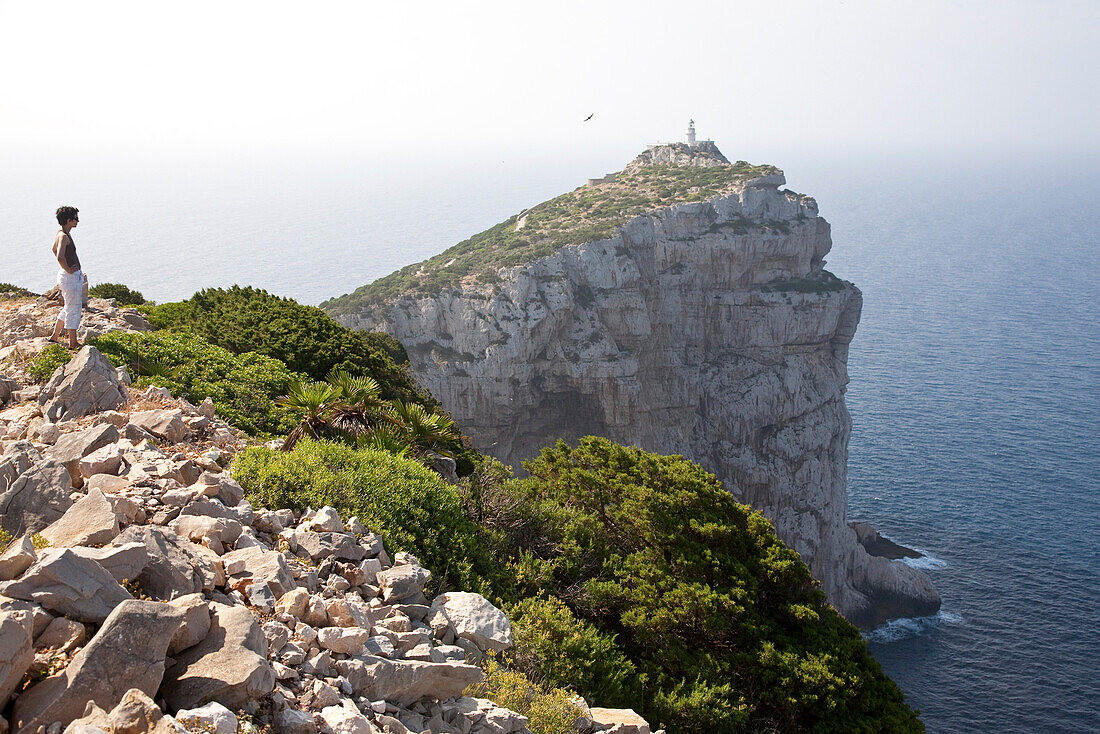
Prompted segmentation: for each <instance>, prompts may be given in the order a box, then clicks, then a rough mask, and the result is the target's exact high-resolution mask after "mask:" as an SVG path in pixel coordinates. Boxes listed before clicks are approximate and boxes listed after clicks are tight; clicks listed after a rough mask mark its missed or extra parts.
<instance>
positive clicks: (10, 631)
mask: <svg viewBox="0 0 1100 734" xmlns="http://www.w3.org/2000/svg"><path fill="white" fill-rule="evenodd" d="M33 633H34V620H33V617H32V615H31V614H30V613H28V612H22V611H10V610H0V701H3V702H5V703H6V702H7V700H8V699H9V698H11V694H12V692H13V691H14V690H15V688H16V686H18V685H19V681H20V680H22V678H23V674H24V673H25V672H26V671H27V668H28V667H30V664H31V663H32V662H33V661H34V645H33V644H32V642H33V637H32V636H33Z"/></svg>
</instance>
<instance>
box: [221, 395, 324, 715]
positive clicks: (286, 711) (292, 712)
mask: <svg viewBox="0 0 1100 734" xmlns="http://www.w3.org/2000/svg"><path fill="white" fill-rule="evenodd" d="M200 407H201V406H200ZM275 731H276V732H277V734H317V723H316V722H315V721H314V720H313V717H312V716H310V715H309V714H308V713H306V712H305V711H299V710H298V709H292V708H285V709H282V710H281V711H277V712H276V713H275Z"/></svg>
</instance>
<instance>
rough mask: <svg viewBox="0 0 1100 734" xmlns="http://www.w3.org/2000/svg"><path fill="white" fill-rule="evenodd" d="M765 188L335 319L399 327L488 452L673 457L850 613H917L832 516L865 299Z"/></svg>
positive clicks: (804, 213)
mask: <svg viewBox="0 0 1100 734" xmlns="http://www.w3.org/2000/svg"><path fill="white" fill-rule="evenodd" d="M674 153H675V151H674ZM681 157H682V156H681ZM665 158H671V159H673V165H676V163H677V162H676V161H675V156H674V155H673V156H665ZM649 160H653V154H652V151H651V152H650V153H649V154H644V155H643V156H639V159H638V160H637V161H635V162H634V164H632V166H635V170H637V169H638V167H644V166H645V165H647V163H648V161H649ZM657 162H658V163H664V164H665V165H667V162H666V161H665V160H663V159H662V158H661V157H660V156H658V157H657ZM679 163H680V165H684V164H685V163H684V162H683V161H680V162H679ZM686 165H691V162H690V157H689V161H688V162H687V163H686ZM705 165H708V166H709V165H713V164H711V163H709V162H708V163H706V164H705ZM629 170H630V168H629V167H628V169H627V171H629ZM782 183H784V180H783V176H782V174H781V173H772V174H770V175H765V176H759V177H757V178H755V179H750V180H746V181H743V182H741V183H739V184H737V185H735V186H733V187H729V188H727V190H726V192H725V193H723V194H722V195H719V196H715V197H713V198H711V199H709V200H706V201H697V202H687V203H680V204H673V205H671V206H666V207H663V208H656V209H652V210H650V211H647V212H646V213H643V214H640V215H638V216H634V217H633V218H631V219H629V220H628V221H626V222H625V224H622V225H621V226H618V227H617V228H616V231H615V234H614V235H613V236H611V237H608V238H605V239H601V240H598V241H592V242H587V243H584V244H579V245H571V246H565V247H563V248H561V249H559V250H557V251H556V252H553V253H552V254H549V255H546V256H542V257H539V258H538V259H535V260H533V261H531V262H528V263H526V264H523V265H519V266H515V267H507V268H502V269H500V270H499V273H498V275H499V281H498V282H494V283H486V282H474V281H473V279H469V278H468V279H466V280H465V281H464V282H463V283H462V284H461V285H459V286H458V287H453V288H449V289H445V290H443V291H442V292H441V293H439V294H436V295H432V296H424V295H405V296H398V297H396V298H391V299H389V300H387V301H385V302H383V303H381V304H376V305H372V306H369V307H361V308H360V309H359V310H357V311H354V310H349V311H347V312H345V313H342V314H340V313H338V314H337V318H339V320H341V321H342V322H343V323H345V324H346V325H349V326H352V327H356V328H363V329H381V330H384V331H387V332H389V333H390V334H392V335H393V336H395V337H396V338H397V339H399V340H400V341H401V342H402V343H403V344H404V345H405V347H406V349H407V350H408V352H409V357H410V360H411V362H412V365H413V370H414V372H415V373H416V376H417V378H418V379H419V380H420V381H421V382H422V383H423V384H424V385H425V386H426V387H428V388H429V389H430V390H431V391H432V393H433V394H434V395H436V396H437V397H438V398H439V400H440V401H441V402H442V403H443V405H444V406H445V407H446V408H447V409H448V410H449V411H450V412H451V413H452V414H453V415H454V417H455V418H456V419H457V420H458V421H459V422H460V423H461V425H462V426H463V428H464V430H466V431H467V432H468V433H469V434H470V435H471V436H473V437H474V439H475V441H476V442H477V444H478V446H479V448H481V449H482V450H484V451H486V452H487V453H489V454H492V455H494V456H497V457H498V458H500V459H501V460H503V461H504V462H505V463H509V464H513V465H516V466H518V464H519V462H520V461H521V460H523V459H526V458H528V457H531V456H533V455H535V454H536V453H537V452H538V450H539V448H541V447H542V446H546V445H549V444H551V443H553V442H555V441H556V440H557V439H558V438H564V439H566V440H567V441H573V440H575V439H576V438H578V437H580V436H584V435H588V434H596V435H602V436H607V437H609V438H611V439H613V440H615V441H618V442H621V443H625V444H633V445H637V446H640V447H642V448H644V449H647V450H651V451H659V452H663V453H681V454H683V455H685V456H687V457H689V458H691V459H693V460H695V461H697V462H699V463H700V464H702V465H703V466H704V467H706V468H707V469H708V470H710V471H712V472H714V473H715V474H716V475H717V476H718V477H719V478H720V479H721V480H722V481H723V482H724V483H725V485H726V486H727V487H728V488H729V490H730V491H731V492H733V493H734V494H735V495H736V496H737V497H738V498H739V499H740V500H742V501H744V502H746V503H748V504H750V505H752V506H753V507H755V508H758V509H761V510H762V511H764V513H765V514H766V515H768V517H770V518H771V519H772V520H773V522H774V523H775V525H776V528H777V530H778V533H779V535H780V537H782V538H783V539H784V540H785V541H786V542H787V543H788V544H789V545H791V546H792V547H794V548H795V549H796V550H797V551H798V552H799V553H801V554H802V556H803V558H805V559H806V560H807V561H808V563H809V565H810V567H811V569H812V570H813V572H814V575H815V576H816V577H817V578H818V579H819V580H820V581H821V583H822V586H823V588H824V590H825V591H826V593H827V594H828V596H829V599H830V600H831V601H832V602H833V604H834V605H835V606H837V608H838V609H840V610H841V612H842V613H844V614H845V616H847V617H848V618H849V619H850V620H852V621H853V622H855V623H857V624H861V625H865V626H866V625H870V624H874V623H876V622H879V621H882V620H883V619H886V618H890V617H897V616H908V615H914V614H930V613H933V612H935V611H936V609H938V607H939V598H938V596H937V594H936V591H935V589H934V588H933V586H932V584H931V582H930V581H929V580H928V578H927V577H926V576H925V575H924V574H923V573H921V572H919V571H916V570H914V569H912V568H910V567H909V566H906V565H904V564H902V563H899V562H891V561H889V560H887V559H885V558H879V557H875V556H871V555H868V553H867V552H866V551H865V550H864V548H863V546H861V545H860V544H859V543H858V542H857V539H856V535H855V532H854V531H853V530H852V529H850V528H849V527H848V525H847V521H846V513H847V491H846V463H847V450H848V438H849V434H850V427H851V420H850V417H849V414H848V411H847V409H846V407H845V405H844V392H845V386H846V384H847V382H848V374H847V356H848V344H849V343H850V342H851V340H852V337H853V336H854V334H855V331H856V326H857V324H858V322H859V318H860V309H861V305H862V297H861V294H860V292H859V290H858V289H857V288H856V287H855V286H854V285H852V284H851V283H848V282H845V281H841V280H839V279H837V278H835V277H834V276H832V275H831V274H830V273H828V272H827V271H824V270H823V264H824V261H823V259H824V256H825V255H826V254H827V253H828V252H829V249H830V247H831V239H830V230H829V224H828V223H827V222H826V221H825V220H824V219H822V218H821V217H819V216H818V211H817V205H816V202H814V200H813V199H811V198H809V197H806V196H802V195H799V194H795V193H792V192H789V191H780V190H779V189H778V186H779V185H781V184H782ZM520 221H522V220H520Z"/></svg>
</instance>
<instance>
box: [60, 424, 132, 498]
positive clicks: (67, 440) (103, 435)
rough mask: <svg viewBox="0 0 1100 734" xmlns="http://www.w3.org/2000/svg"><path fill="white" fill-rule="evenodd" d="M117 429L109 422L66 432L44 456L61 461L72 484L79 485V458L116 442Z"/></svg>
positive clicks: (80, 480) (80, 478)
mask: <svg viewBox="0 0 1100 734" xmlns="http://www.w3.org/2000/svg"><path fill="white" fill-rule="evenodd" d="M118 439H119V435H118V429H117V428H115V427H114V426H113V425H111V424H110V423H100V424H99V425H95V426H92V427H90V428H85V429H84V430H83V431H74V432H72V433H66V434H64V435H62V436H61V437H60V438H58V439H57V442H56V443H55V444H54V445H53V446H51V447H50V448H49V450H47V451H46V458H47V459H52V460H53V461H58V462H61V463H62V464H64V465H65V469H67V470H68V472H69V476H70V477H72V485H73V486H74V487H79V486H81V485H82V484H83V482H84V479H83V477H82V476H81V474H80V460H81V459H83V458H84V457H85V456H88V455H89V454H91V453H93V452H95V451H96V450H98V449H101V448H103V447H105V446H110V445H111V444H114V443H117V442H118Z"/></svg>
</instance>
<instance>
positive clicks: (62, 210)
mask: <svg viewBox="0 0 1100 734" xmlns="http://www.w3.org/2000/svg"><path fill="white" fill-rule="evenodd" d="M79 211H80V210H79V209H77V208H76V207H75V206H59V207H57V223H58V224H60V225H62V226H64V224H65V222H67V221H69V220H70V219H76V218H77V217H76V215H77V213H78V212H79Z"/></svg>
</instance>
